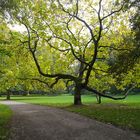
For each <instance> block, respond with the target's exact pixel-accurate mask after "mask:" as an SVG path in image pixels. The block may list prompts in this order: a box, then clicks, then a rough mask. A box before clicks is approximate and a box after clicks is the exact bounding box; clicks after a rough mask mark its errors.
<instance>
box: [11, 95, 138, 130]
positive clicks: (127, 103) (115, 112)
mask: <svg viewBox="0 0 140 140" xmlns="http://www.w3.org/2000/svg"><path fill="white" fill-rule="evenodd" d="M12 100H16V101H20V102H26V103H32V104H39V105H49V106H54V107H59V108H62V109H66V110H68V111H71V112H75V113H79V114H81V115H84V116H87V117H90V118H92V119H97V120H99V121H102V122H105V123H111V124H114V125H117V126H120V127H122V128H125V129H127V128H130V129H133V130H136V131H137V132H138V133H140V95H129V96H128V97H127V98H126V99H125V100H119V101H114V100H111V99H107V98H103V99H102V104H97V101H96V98H95V96H92V95H84V96H82V101H83V104H84V105H82V106H73V105H72V104H73V96H72V95H60V96H27V97H23V96H18V97H17V96H13V97H12Z"/></svg>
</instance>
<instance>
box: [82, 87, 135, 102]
mask: <svg viewBox="0 0 140 140" xmlns="http://www.w3.org/2000/svg"><path fill="white" fill-rule="evenodd" d="M84 88H85V89H86V90H88V91H91V92H93V93H95V94H97V95H99V96H102V97H106V98H110V99H113V100H122V99H125V98H126V97H127V95H128V93H129V92H130V91H131V90H132V89H133V88H134V87H133V86H131V87H130V88H129V89H128V90H126V92H125V93H124V96H123V97H112V96H109V95H106V94H103V93H101V92H99V91H97V90H96V89H93V88H90V87H88V86H85V87H84Z"/></svg>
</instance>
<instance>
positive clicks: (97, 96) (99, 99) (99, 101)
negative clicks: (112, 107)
mask: <svg viewBox="0 0 140 140" xmlns="http://www.w3.org/2000/svg"><path fill="white" fill-rule="evenodd" d="M96 99H97V102H98V104H101V102H102V100H101V99H102V97H101V96H100V95H96Z"/></svg>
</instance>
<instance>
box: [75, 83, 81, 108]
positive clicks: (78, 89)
mask: <svg viewBox="0 0 140 140" xmlns="http://www.w3.org/2000/svg"><path fill="white" fill-rule="evenodd" d="M81 104H82V101H81V87H80V86H79V85H76V86H75V92H74V105H81Z"/></svg>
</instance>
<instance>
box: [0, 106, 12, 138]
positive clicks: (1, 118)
mask: <svg viewBox="0 0 140 140" xmlns="http://www.w3.org/2000/svg"><path fill="white" fill-rule="evenodd" d="M11 116H12V111H11V110H10V109H9V107H7V106H6V105H2V104H0V140H7V139H8V133H9V129H8V125H9V121H10V118H11Z"/></svg>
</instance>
